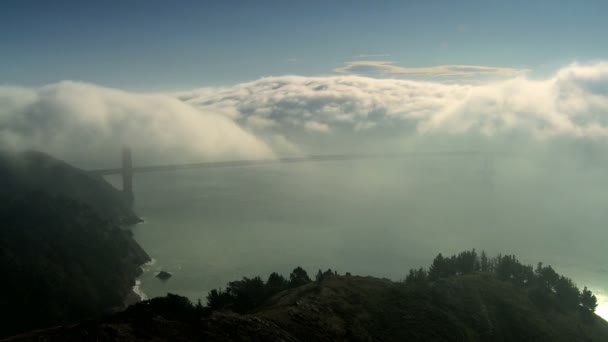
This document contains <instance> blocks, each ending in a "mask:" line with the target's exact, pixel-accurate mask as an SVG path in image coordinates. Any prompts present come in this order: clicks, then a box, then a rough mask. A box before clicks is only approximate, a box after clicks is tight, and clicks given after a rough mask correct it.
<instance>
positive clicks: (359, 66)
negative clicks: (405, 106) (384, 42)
mask: <svg viewBox="0 0 608 342" xmlns="http://www.w3.org/2000/svg"><path fill="white" fill-rule="evenodd" d="M526 71H527V70H525V69H515V68H510V67H495V66H481V65H436V66H431V67H402V66H398V65H395V63H394V62H391V61H367V60H366V61H351V62H347V63H346V65H344V66H342V67H339V68H336V69H334V72H337V73H345V74H356V75H365V76H387V75H390V76H411V77H424V76H431V77H473V76H502V77H506V76H515V75H519V74H522V73H525V72H526Z"/></svg>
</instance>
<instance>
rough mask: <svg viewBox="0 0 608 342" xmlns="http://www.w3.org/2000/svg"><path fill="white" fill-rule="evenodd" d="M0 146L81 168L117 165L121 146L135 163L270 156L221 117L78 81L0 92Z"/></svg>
mask: <svg viewBox="0 0 608 342" xmlns="http://www.w3.org/2000/svg"><path fill="white" fill-rule="evenodd" d="M227 112H229V111H223V113H227ZM0 142H1V143H2V145H3V146H5V147H6V146H12V147H15V148H33V149H40V150H44V151H47V152H50V153H53V154H55V155H57V156H59V157H62V158H66V159H68V160H70V161H76V162H78V163H80V164H81V165H92V164H93V163H104V164H106V165H107V164H109V163H110V162H111V163H113V164H116V163H117V161H118V154H119V151H120V147H121V146H122V145H123V144H129V145H131V146H132V147H133V149H135V150H136V151H137V152H136V154H135V158H136V159H137V162H139V163H150V162H155V161H159V160H161V159H162V160H165V161H172V160H173V161H174V160H176V158H184V159H185V160H204V159H231V158H253V157H269V156H272V151H271V149H270V148H269V147H268V146H267V145H266V144H265V143H264V142H263V141H262V140H260V139H258V138H256V137H255V136H253V135H252V134H250V133H248V132H246V131H245V130H243V129H242V128H240V127H239V126H238V125H236V124H235V123H234V121H232V120H230V119H229V118H227V117H226V116H223V115H218V114H212V113H202V112H200V111H199V110H197V109H196V108H194V107H192V106H191V105H188V104H186V103H184V102H182V101H179V100H178V99H176V98H173V97H169V96H164V95H141V94H133V93H128V92H124V91H119V90H114V89H108V88H103V87H98V86H94V85H90V84H84V83H77V82H61V83H58V84H53V85H49V86H45V87H42V88H39V89H23V88H9V87H3V88H0Z"/></svg>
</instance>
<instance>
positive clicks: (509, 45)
mask: <svg viewBox="0 0 608 342" xmlns="http://www.w3.org/2000/svg"><path fill="white" fill-rule="evenodd" d="M607 12H608V3H606V2H605V1H555V0H553V1H542V0H541V1H508V2H507V1H492V0H490V1H487V0H485V1H477V0H473V1H316V0H312V1H189V0H186V1H159V0H146V1H138V0H133V1H116V0H107V1H81V0H57V1H32V0H6V1H3V2H2V3H1V4H0V84H5V85H6V84H8V85H18V86H42V85H45V84H50V83H55V82H58V81H62V80H74V81H83V82H89V83H95V84H100V85H104V86H109V87H117V88H121V89H128V90H134V91H170V90H184V89H190V88H193V87H202V86H217V85H231V84H235V83H239V82H243V81H249V80H254V79H258V78H260V77H264V76H278V75H304V76H316V75H328V74H329V75H331V74H336V73H343V72H344V70H342V71H340V70H339V69H340V68H344V67H346V69H347V70H346V71H349V72H353V71H356V72H357V73H362V72H363V73H376V72H378V70H380V71H381V72H382V74H383V75H386V73H387V72H388V73H389V75H390V76H391V77H393V76H395V75H397V76H398V77H400V76H403V74H402V73H401V74H395V73H393V72H391V71H390V70H388V68H386V67H381V68H378V64H377V62H383V63H386V62H390V63H391V64H390V65H393V66H397V67H400V68H421V67H433V66H441V65H472V66H484V67H500V68H513V69H517V70H526V71H528V72H529V73H530V75H532V76H538V77H542V76H546V75H548V74H550V73H551V72H552V71H553V70H555V69H556V68H558V67H560V66H563V65H565V64H568V63H571V62H574V61H579V62H589V61H594V60H598V59H602V58H606V57H607V55H608V45H606V44H603V43H602V42H603V40H604V38H605V33H606V32H608V21H606V20H605V13H607ZM352 62H355V63H360V64H359V65H355V66H353V65H352V64H349V63H352ZM370 62H372V63H370ZM374 63H376V64H374ZM361 64H362V65H361ZM349 66H350V67H349ZM337 69H338V70H337ZM393 71H394V70H393ZM416 76H417V77H427V76H428V77H429V78H434V77H435V75H426V74H422V75H416Z"/></svg>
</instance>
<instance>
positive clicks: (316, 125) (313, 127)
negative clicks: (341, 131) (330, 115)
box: [304, 121, 331, 133]
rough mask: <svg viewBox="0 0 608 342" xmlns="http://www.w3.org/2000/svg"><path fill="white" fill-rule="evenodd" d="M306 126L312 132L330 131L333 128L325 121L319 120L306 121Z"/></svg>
mask: <svg viewBox="0 0 608 342" xmlns="http://www.w3.org/2000/svg"><path fill="white" fill-rule="evenodd" d="M304 128H306V129H307V130H308V131H311V132H319V133H329V132H331V129H330V128H329V126H327V125H326V124H324V123H321V122H317V121H307V122H306V123H304Z"/></svg>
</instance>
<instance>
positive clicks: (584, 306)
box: [405, 249, 597, 312]
mask: <svg viewBox="0 0 608 342" xmlns="http://www.w3.org/2000/svg"><path fill="white" fill-rule="evenodd" d="M479 272H481V273H489V274H492V275H494V276H496V277H497V278H498V279H500V280H503V281H508V282H510V283H512V284H514V285H517V286H519V287H521V288H522V289H525V290H526V291H527V292H528V293H529V295H530V297H531V298H532V299H533V300H534V301H535V302H536V303H537V304H539V305H541V306H544V307H546V306H552V307H555V308H561V309H564V310H576V309H580V310H583V312H594V311H595V308H596V307H597V298H596V297H595V295H593V293H592V292H591V291H590V290H589V289H587V287H585V288H584V289H583V290H582V291H581V290H579V288H578V287H577V286H576V285H575V284H574V282H573V281H572V279H570V278H568V277H565V276H563V275H560V274H558V273H557V272H555V270H553V268H552V267H551V266H544V265H543V263H542V262H539V263H538V264H537V266H536V268H534V267H533V266H532V265H524V264H522V263H521V262H519V260H517V258H516V257H515V256H514V255H498V256H496V257H493V258H488V256H487V255H486V253H485V252H484V251H482V252H481V255H478V254H477V252H475V249H473V250H471V251H464V252H461V253H459V254H457V255H452V256H451V257H443V256H442V255H441V254H439V255H437V257H435V259H434V260H433V263H432V264H431V266H430V267H429V269H428V270H426V269H424V268H419V269H417V270H414V269H412V270H410V272H409V274H408V275H407V277H406V278H405V282H406V284H411V285H426V284H428V283H429V282H431V281H437V280H439V279H444V278H449V277H453V276H456V275H462V274H471V273H479Z"/></svg>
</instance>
